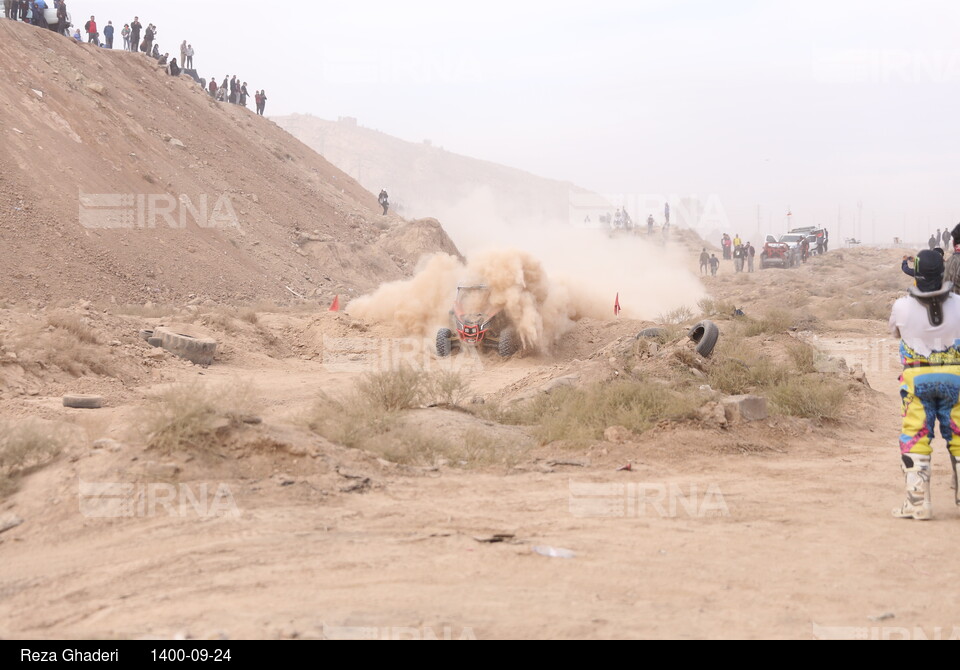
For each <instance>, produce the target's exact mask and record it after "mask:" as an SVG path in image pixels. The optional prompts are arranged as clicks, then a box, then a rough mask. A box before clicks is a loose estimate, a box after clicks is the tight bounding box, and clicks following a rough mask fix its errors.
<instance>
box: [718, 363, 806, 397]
mask: <svg viewBox="0 0 960 670" xmlns="http://www.w3.org/2000/svg"><path fill="white" fill-rule="evenodd" d="M788 374H789V371H788V370H786V369H785V368H784V367H783V366H781V365H777V364H776V363H774V362H773V361H771V360H770V359H768V358H766V357H765V356H749V357H747V358H742V359H741V358H734V357H729V356H715V360H714V362H713V364H712V365H711V366H710V369H709V370H708V371H707V380H708V382H709V383H710V386H711V387H713V388H714V389H716V390H718V391H722V392H723V393H726V394H727V395H744V394H746V393H755V392H757V393H762V392H763V391H765V390H767V389H770V388H772V387H774V386H776V385H777V384H780V383H782V382H783V381H785V380H786V379H787V376H788Z"/></svg>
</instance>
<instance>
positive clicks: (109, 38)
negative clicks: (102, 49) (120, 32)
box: [103, 21, 113, 49]
mask: <svg viewBox="0 0 960 670" xmlns="http://www.w3.org/2000/svg"><path fill="white" fill-rule="evenodd" d="M103 38H104V39H105V40H106V45H107V48H108V49H112V48H113V21H107V26H106V28H104V29H103Z"/></svg>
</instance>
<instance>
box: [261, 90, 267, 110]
mask: <svg viewBox="0 0 960 670" xmlns="http://www.w3.org/2000/svg"><path fill="white" fill-rule="evenodd" d="M266 109H267V92H266V91H260V116H263V112H264V110H266Z"/></svg>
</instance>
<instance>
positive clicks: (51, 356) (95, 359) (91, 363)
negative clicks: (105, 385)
mask: <svg viewBox="0 0 960 670" xmlns="http://www.w3.org/2000/svg"><path fill="white" fill-rule="evenodd" d="M16 346H17V355H18V356H19V360H20V364H21V365H22V366H23V367H24V368H25V369H27V370H30V371H31V372H41V371H43V370H47V369H50V368H58V369H60V370H62V371H63V372H66V373H67V374H69V375H72V376H74V377H81V376H83V375H85V374H95V375H103V376H108V377H109V376H113V375H114V374H115V373H116V361H115V359H114V358H113V354H112V352H111V351H110V350H109V349H106V348H104V347H102V346H98V345H94V344H89V343H85V342H83V341H81V339H80V338H79V337H78V336H77V335H76V334H75V333H73V332H72V331H69V330H67V329H65V328H59V327H55V328H54V330H52V331H47V330H42V331H37V332H27V333H21V334H20V336H19V337H18V338H17V345H16Z"/></svg>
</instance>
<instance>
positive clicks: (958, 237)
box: [950, 223, 960, 244]
mask: <svg viewBox="0 0 960 670" xmlns="http://www.w3.org/2000/svg"><path fill="white" fill-rule="evenodd" d="M950 234H951V235H953V243H954V244H960V223H958V224H957V227H956V228H954V229H953V232H952V233H950Z"/></svg>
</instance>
